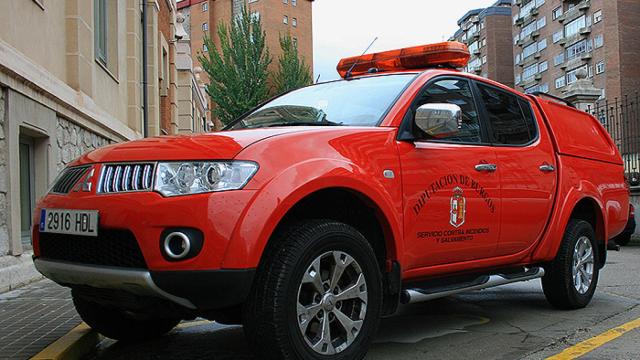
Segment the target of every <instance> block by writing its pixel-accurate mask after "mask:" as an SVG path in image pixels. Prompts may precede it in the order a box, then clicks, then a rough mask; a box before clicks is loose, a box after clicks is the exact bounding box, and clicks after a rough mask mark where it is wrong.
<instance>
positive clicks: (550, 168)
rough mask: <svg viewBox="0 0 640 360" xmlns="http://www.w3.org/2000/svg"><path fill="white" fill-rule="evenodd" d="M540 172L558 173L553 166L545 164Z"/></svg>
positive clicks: (541, 166)
mask: <svg viewBox="0 0 640 360" xmlns="http://www.w3.org/2000/svg"><path fill="white" fill-rule="evenodd" d="M540 171H542V172H546V173H550V172H554V171H556V168H555V167H554V166H553V165H550V164H547V163H544V164H542V165H540Z"/></svg>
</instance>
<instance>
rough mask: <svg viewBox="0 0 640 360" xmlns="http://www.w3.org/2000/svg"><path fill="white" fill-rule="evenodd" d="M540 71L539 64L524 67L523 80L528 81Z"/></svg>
mask: <svg viewBox="0 0 640 360" xmlns="http://www.w3.org/2000/svg"><path fill="white" fill-rule="evenodd" d="M537 73H538V64H533V65H531V66H527V67H526V68H524V71H523V72H522V80H524V81H527V80H529V79H531V78H532V77H534V76H535V75H536V74H537Z"/></svg>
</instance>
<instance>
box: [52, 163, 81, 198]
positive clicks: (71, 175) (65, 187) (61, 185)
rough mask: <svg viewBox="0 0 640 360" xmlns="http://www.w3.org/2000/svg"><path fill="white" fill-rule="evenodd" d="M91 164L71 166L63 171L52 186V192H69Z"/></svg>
mask: <svg viewBox="0 0 640 360" xmlns="http://www.w3.org/2000/svg"><path fill="white" fill-rule="evenodd" d="M87 169H89V166H79V167H70V168H66V169H64V170H63V171H62V174H60V176H58V178H57V179H56V182H55V184H53V187H52V188H51V192H52V193H56V194H68V193H69V192H70V191H71V189H73V186H74V185H75V184H76V183H77V182H78V180H80V178H82V176H83V175H84V174H85V173H86V172H87Z"/></svg>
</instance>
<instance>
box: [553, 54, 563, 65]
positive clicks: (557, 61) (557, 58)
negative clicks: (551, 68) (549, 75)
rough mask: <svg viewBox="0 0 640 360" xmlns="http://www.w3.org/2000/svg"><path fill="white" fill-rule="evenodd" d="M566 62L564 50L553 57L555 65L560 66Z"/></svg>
mask: <svg viewBox="0 0 640 360" xmlns="http://www.w3.org/2000/svg"><path fill="white" fill-rule="evenodd" d="M562 63H564V52H562V53H560V54H558V55H556V56H554V57H553V65H555V66H558V65H560V64H562Z"/></svg>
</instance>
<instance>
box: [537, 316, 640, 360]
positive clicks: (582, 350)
mask: <svg viewBox="0 0 640 360" xmlns="http://www.w3.org/2000/svg"><path fill="white" fill-rule="evenodd" d="M637 328H640V318H638V319H635V320H633V321H630V322H628V323H626V324H624V325H621V326H618V327H617V328H613V329H611V330H607V331H605V332H603V333H602V334H600V335H597V336H594V337H592V338H591V339H588V340H585V341H583V342H581V343H579V344H576V345H574V346H572V347H570V348H568V349H565V350H564V351H563V352H561V353H559V354H557V355H554V356H552V357H549V358H547V360H571V359H576V358H578V357H580V356H582V355H584V354H586V353H588V352H591V351H593V350H595V349H597V348H599V347H600V346H602V345H604V344H606V343H608V342H610V341H612V340H615V339H617V338H619V337H620V336H622V335H624V334H626V333H628V332H629V331H632V330H635V329H637Z"/></svg>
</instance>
